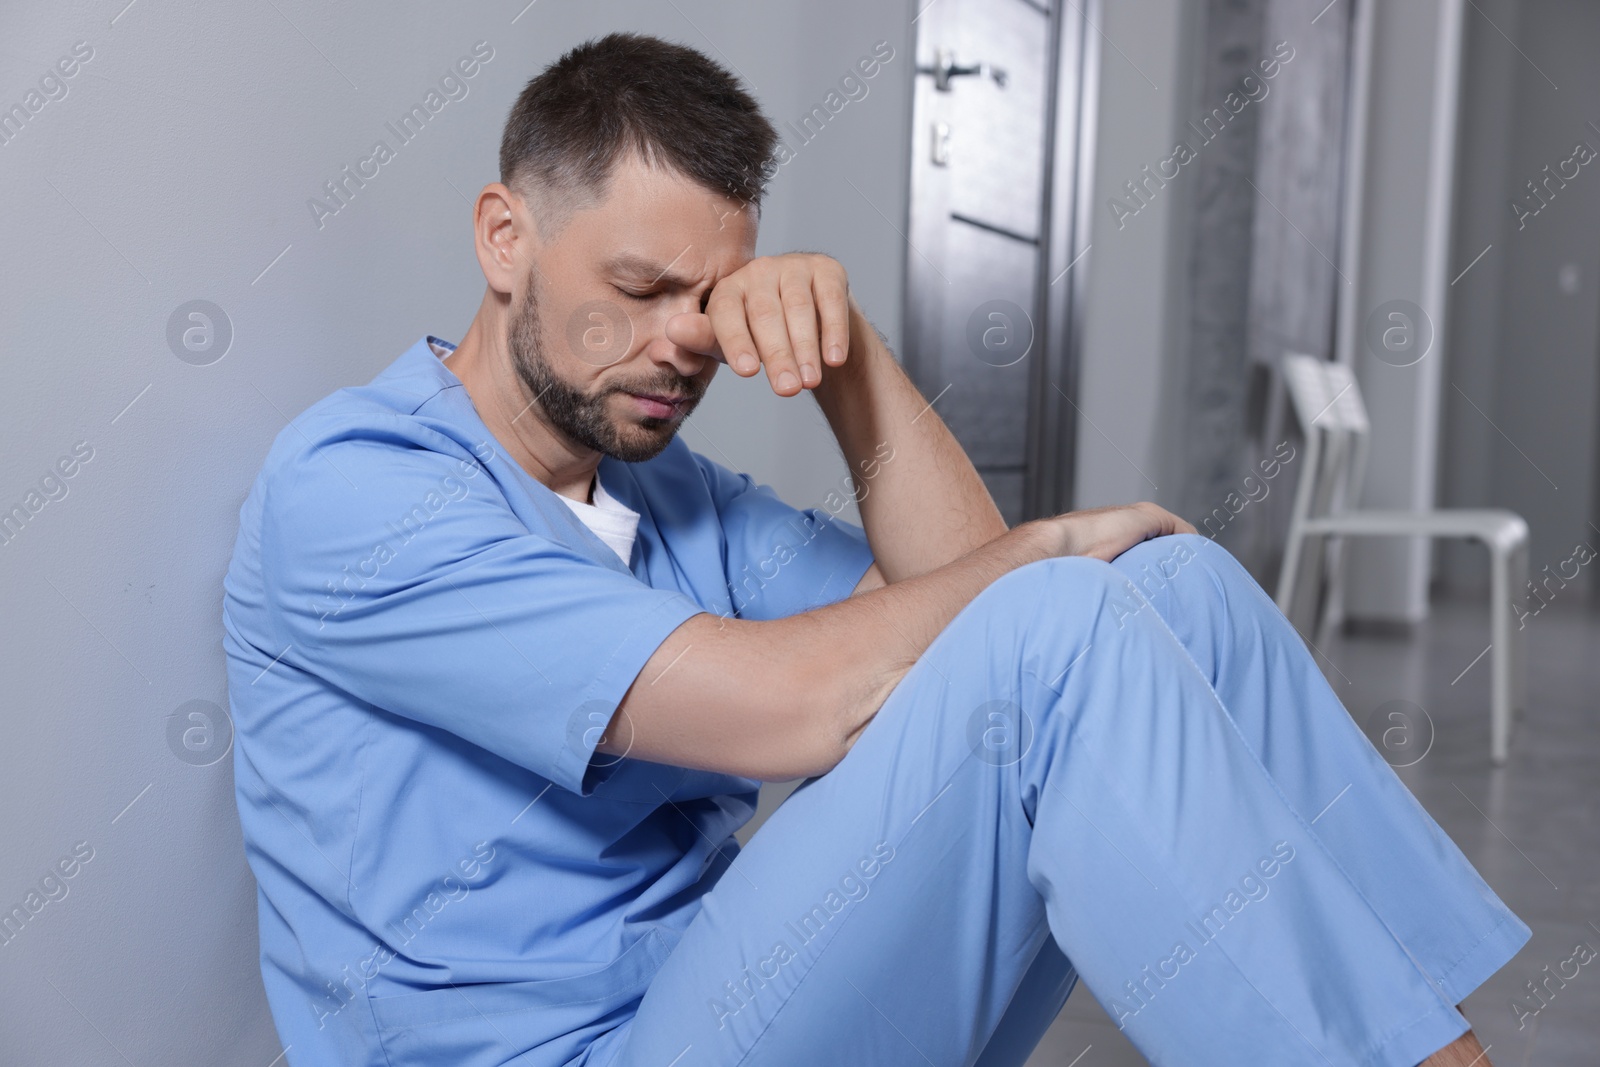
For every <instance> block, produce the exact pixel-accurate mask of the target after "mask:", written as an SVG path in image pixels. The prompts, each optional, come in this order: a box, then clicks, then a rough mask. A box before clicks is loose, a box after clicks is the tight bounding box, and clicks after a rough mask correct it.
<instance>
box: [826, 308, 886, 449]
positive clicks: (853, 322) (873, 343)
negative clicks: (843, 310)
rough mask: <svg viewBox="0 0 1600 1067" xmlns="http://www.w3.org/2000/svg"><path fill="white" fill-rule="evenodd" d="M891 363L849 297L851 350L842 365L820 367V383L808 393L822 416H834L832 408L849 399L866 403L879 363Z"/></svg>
mask: <svg viewBox="0 0 1600 1067" xmlns="http://www.w3.org/2000/svg"><path fill="white" fill-rule="evenodd" d="M885 360H887V361H889V362H891V363H892V362H893V361H894V356H892V355H891V354H890V352H889V347H888V345H886V344H884V343H883V339H882V338H881V337H880V336H879V335H878V331H877V329H876V328H875V327H874V326H873V325H872V323H871V322H869V321H867V317H866V315H865V314H864V313H863V312H862V311H861V308H860V307H858V306H857V305H856V302H855V298H854V297H851V298H850V351H849V352H847V353H845V361H844V365H843V366H839V367H834V366H828V365H826V364H824V365H823V368H822V381H820V382H818V383H817V384H816V385H815V386H814V387H813V388H812V390H811V392H812V395H813V396H815V397H816V400H817V403H818V404H819V405H820V406H821V407H822V411H823V414H824V415H827V416H828V417H829V418H830V419H831V418H832V417H833V414H834V412H833V410H832V409H833V408H835V407H837V406H838V405H839V404H840V403H841V402H843V401H844V400H846V399H848V398H854V399H855V400H857V401H861V400H865V399H866V393H867V392H868V390H870V389H871V388H872V386H871V384H870V382H871V379H872V378H873V376H874V375H876V374H878V373H879V372H881V371H882V370H883V369H884V368H883V366H882V363H883V362H884V361H885Z"/></svg>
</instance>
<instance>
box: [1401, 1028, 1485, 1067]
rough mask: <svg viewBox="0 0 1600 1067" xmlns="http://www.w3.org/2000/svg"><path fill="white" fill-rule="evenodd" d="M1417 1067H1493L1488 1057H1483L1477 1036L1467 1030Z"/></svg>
mask: <svg viewBox="0 0 1600 1067" xmlns="http://www.w3.org/2000/svg"><path fill="white" fill-rule="evenodd" d="M1419 1067H1493V1064H1491V1063H1490V1062H1489V1057H1488V1056H1486V1055H1484V1052H1483V1046H1482V1045H1480V1044H1478V1038H1477V1035H1476V1034H1474V1033H1473V1032H1472V1031H1471V1030H1468V1031H1467V1032H1466V1033H1464V1034H1462V1035H1461V1036H1460V1037H1458V1038H1456V1039H1455V1040H1454V1041H1452V1042H1450V1044H1448V1045H1446V1046H1445V1047H1444V1048H1442V1049H1440V1050H1439V1051H1438V1052H1435V1053H1434V1054H1433V1055H1432V1056H1429V1057H1428V1058H1427V1059H1425V1060H1423V1061H1422V1063H1421V1064H1420V1065H1419Z"/></svg>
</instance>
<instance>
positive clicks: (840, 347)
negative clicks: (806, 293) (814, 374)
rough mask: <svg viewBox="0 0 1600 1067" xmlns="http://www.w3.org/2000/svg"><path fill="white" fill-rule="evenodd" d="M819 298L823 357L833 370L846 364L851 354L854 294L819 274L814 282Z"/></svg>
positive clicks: (812, 289) (812, 282)
mask: <svg viewBox="0 0 1600 1067" xmlns="http://www.w3.org/2000/svg"><path fill="white" fill-rule="evenodd" d="M811 291H812V292H813V293H815V294H816V298H817V318H818V319H820V320H821V322H822V340H821V344H822V358H823V359H824V360H825V361H826V362H827V364H828V366H830V367H838V366H841V365H843V363H844V361H845V357H846V356H847V355H849V353H850V293H849V290H848V289H846V288H845V286H843V285H840V284H839V283H838V282H837V281H835V280H833V279H832V278H829V277H827V276H825V275H822V274H819V275H817V276H816V277H815V278H813V279H812V281H811Z"/></svg>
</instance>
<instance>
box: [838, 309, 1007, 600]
mask: <svg viewBox="0 0 1600 1067" xmlns="http://www.w3.org/2000/svg"><path fill="white" fill-rule="evenodd" d="M812 394H813V395H814V396H815V397H816V400H817V405H818V406H819V407H820V408H821V409H822V413H823V415H824V416H826V418H827V420H828V425H829V426H830V427H831V428H832V430H833V433H834V436H835V438H837V439H838V442H839V447H840V450H841V451H842V452H843V453H844V458H845V462H846V463H847V464H848V466H849V468H850V475H851V478H852V479H853V480H854V482H855V494H856V499H857V500H858V501H859V505H860V508H861V524H862V527H863V528H864V529H865V530H866V533H867V540H868V542H869V543H870V544H871V546H872V552H873V556H874V557H875V559H876V561H877V564H878V569H879V570H880V571H882V572H883V576H884V578H885V579H886V580H888V581H890V582H897V581H900V580H902V579H905V578H911V577H914V576H916V575H919V574H926V573H927V572H928V571H931V570H934V569H936V568H938V567H942V566H944V565H945V564H947V563H949V562H951V561H952V560H955V559H958V558H959V557H961V556H963V555H965V554H966V553H968V552H970V551H972V550H973V549H975V548H977V547H978V546H979V545H983V544H987V543H988V542H990V541H992V540H994V539H995V538H996V537H998V536H999V535H1000V534H1002V533H1005V531H1006V524H1005V520H1004V519H1003V518H1001V516H1000V511H999V509H998V508H996V507H995V504H994V500H993V499H992V498H991V497H990V496H989V491H988V489H986V488H985V487H984V484H983V480H982V479H981V478H980V477H979V476H978V472H977V470H976V469H974V468H973V466H972V461H971V460H969V459H968V458H967V454H966V452H965V451H963V450H962V448H961V445H960V444H959V443H957V441H956V439H955V436H954V435H953V434H952V433H951V432H950V430H949V428H948V427H947V426H945V424H944V420H943V419H941V418H939V414H938V412H937V411H935V410H934V409H933V407H932V406H930V405H929V403H928V401H927V399H926V398H924V397H923V396H922V394H921V393H920V392H919V391H918V390H917V388H916V386H915V385H913V384H912V382H911V379H910V378H908V377H907V376H906V374H905V372H904V371H903V370H902V369H901V368H900V365H899V363H897V362H896V361H895V358H894V354H893V353H892V352H890V351H889V348H888V346H887V345H885V344H884V343H883V341H882V339H881V338H880V337H879V336H878V333H877V331H876V330H875V329H873V327H872V324H871V323H869V322H868V321H867V319H866V316H865V315H863V314H862V313H861V310H860V308H859V307H857V306H856V305H855V302H854V301H853V300H852V301H851V311H850V353H849V358H848V359H847V360H846V361H845V365H844V366H843V367H828V368H825V369H824V371H823V375H822V381H821V383H819V384H818V385H817V386H816V387H815V388H814V389H813V390H812Z"/></svg>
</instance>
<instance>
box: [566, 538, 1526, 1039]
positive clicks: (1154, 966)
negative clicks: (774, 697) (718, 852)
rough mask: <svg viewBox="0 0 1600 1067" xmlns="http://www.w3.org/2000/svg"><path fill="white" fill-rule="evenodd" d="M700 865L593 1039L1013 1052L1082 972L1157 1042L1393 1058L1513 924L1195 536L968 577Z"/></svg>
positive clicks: (1427, 1028)
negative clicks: (718, 862) (704, 886)
mask: <svg viewBox="0 0 1600 1067" xmlns="http://www.w3.org/2000/svg"><path fill="white" fill-rule="evenodd" d="M877 639H878V640H880V641H883V642H886V643H888V644H891V645H892V644H894V643H895V642H896V641H899V640H901V638H900V637H899V636H898V635H896V634H895V632H894V631H893V629H892V628H890V629H888V630H886V631H885V632H883V633H881V634H879V635H878V637H877ZM817 669H818V670H825V669H826V665H823V664H818V665H817ZM708 877H715V878H716V884H715V886H714V888H712V889H711V890H710V891H709V892H707V893H706V895H705V896H704V898H703V903H702V909H701V911H700V914H699V915H698V916H697V917H696V918H695V919H694V921H693V922H692V923H691V924H690V926H689V927H688V928H687V929H686V930H685V932H684V934H683V936H682V937H681V939H680V940H679V941H678V943H677V944H676V946H675V947H674V949H673V951H672V953H671V955H670V956H669V957H668V959H667V961H666V963H665V964H664V965H663V967H662V969H661V971H660V972H659V973H658V975H657V976H656V977H655V979H654V980H653V982H652V984H651V986H650V988H649V990H648V991H647V992H646V994H645V995H644V997H643V999H642V1001H641V1002H640V1004H639V1007H638V1011H637V1013H636V1014H635V1016H634V1017H633V1018H632V1020H631V1021H629V1022H628V1023H625V1024H623V1025H622V1026H619V1027H618V1028H617V1029H615V1030H614V1031H611V1032H610V1033H608V1034H607V1035H606V1036H605V1037H603V1038H601V1039H600V1040H599V1041H597V1042H596V1043H595V1044H594V1045H593V1046H591V1048H590V1049H589V1050H588V1054H587V1055H586V1056H585V1058H584V1062H585V1063H586V1064H587V1065H588V1067H602V1065H603V1067H624V1065H625V1067H691V1065H718V1067H723V1065H726V1067H731V1065H734V1064H748V1065H756V1064H759V1065H763V1067H769V1065H790V1064H793V1065H797V1067H801V1065H803V1067H817V1065H819V1064H869V1065H874V1067H889V1065H901V1064H904V1065H907V1067H920V1065H922V1064H929V1065H934V1067H945V1065H947V1064H948V1065H952V1067H953V1065H965V1064H974V1063H976V1064H978V1065H980V1067H1000V1065H1020V1064H1022V1063H1023V1062H1024V1061H1025V1060H1026V1059H1027V1057H1028V1055H1029V1053H1030V1051H1031V1050H1032V1049H1033V1047H1034V1046H1035V1044H1036V1043H1037V1042H1038V1040H1039V1038H1040V1037H1041V1036H1042V1035H1043V1033H1044V1031H1045V1030H1046V1028H1048V1027H1049V1025H1050V1023H1051V1021H1052V1020H1053V1019H1054V1018H1055V1016H1056V1014H1057V1012H1058V1011H1059V1010H1060V1008H1061V1006H1062V1005H1063V1003H1065V1001H1066V999H1067V995H1068V994H1069V993H1070V992H1071V991H1072V989H1073V987H1074V985H1075V984H1076V983H1077V980H1078V979H1079V978H1080V977H1081V978H1082V979H1083V982H1084V984H1085V985H1087V986H1088V988H1089V990H1090V992H1091V993H1092V994H1093V995H1094V996H1095V998H1096V999H1097V1000H1098V1001H1099V1002H1100V1003H1101V1005H1102V1006H1104V1007H1105V1009H1106V1011H1107V1013H1108V1014H1109V1015H1110V1016H1111V1018H1112V1019H1113V1020H1114V1021H1116V1022H1117V1023H1118V1024H1119V1025H1120V1026H1121V1027H1122V1029H1123V1031H1124V1033H1125V1034H1126V1035H1127V1037H1128V1038H1129V1039H1130V1040H1131V1041H1132V1043H1133V1044H1134V1045H1135V1046H1136V1047H1137V1048H1138V1049H1139V1051H1140V1052H1141V1053H1143V1055H1144V1056H1145V1057H1146V1058H1147V1059H1149V1060H1150V1062H1151V1063H1153V1064H1156V1065H1158V1067H1166V1065H1179V1064H1181V1065H1194V1067H1240V1065H1243V1064H1272V1065H1274V1067H1295V1065H1300V1064H1306V1065H1327V1064H1337V1065H1340V1067H1343V1065H1345V1064H1372V1065H1379V1064H1382V1065H1389V1067H1414V1065H1415V1064H1418V1063H1419V1062H1421V1061H1422V1060H1423V1059H1425V1058H1426V1057H1427V1056H1428V1055H1430V1054H1431V1053H1433V1052H1435V1051H1437V1050H1438V1049H1440V1048H1442V1047H1443V1046H1445V1045H1447V1044H1449V1043H1450V1042H1451V1041H1452V1040H1454V1039H1455V1038H1456V1037H1458V1036H1460V1035H1461V1034H1462V1033H1464V1032H1465V1031H1466V1029H1467V1022H1466V1020H1465V1019H1464V1018H1463V1017H1462V1015H1461V1014H1460V1012H1458V1011H1457V1009H1456V1007H1455V1005H1456V1004H1457V1003H1459V1002H1460V1001H1461V1000H1462V999H1463V998H1464V997H1465V996H1466V995H1467V994H1468V993H1469V992H1471V991H1472V990H1473V989H1474V988H1476V987H1477V986H1478V985H1479V984H1480V983H1481V982H1483V981H1484V979H1485V978H1487V977H1488V976H1489V975H1490V974H1492V973H1493V972H1494V971H1496V970H1497V969H1499V968H1500V967H1501V966H1502V965H1503V964H1505V963H1506V962H1507V961H1508V960H1510V958H1511V957H1512V956H1513V955H1514V954H1515V953H1516V951H1517V949H1518V948H1520V946H1521V945H1522V944H1524V943H1525V942H1526V941H1527V940H1528V938H1529V936H1530V931H1529V929H1528V927H1527V926H1526V925H1525V924H1524V923H1523V922H1522V921H1521V920H1519V919H1518V918H1517V917H1516V916H1515V915H1514V914H1512V912H1511V911H1510V910H1509V909H1507V908H1506V906H1505V905H1504V904H1503V903H1502V902H1501V901H1500V900H1499V898H1498V897H1497V896H1496V895H1495V894H1494V893H1493V891H1491V890H1490V888H1489V887H1488V886H1487V885H1486V884H1485V883H1484V881H1483V880H1482V878H1480V877H1479V876H1478V873H1477V872H1476V871H1475V870H1474V869H1473V868H1472V866H1471V864H1469V863H1468V862H1467V860H1466V858H1465V857H1464V856H1463V855H1462V854H1461V852H1460V850H1459V849H1457V848H1456V846H1455V844H1454V843H1453V842H1451V840H1450V839H1449V837H1448V836H1446V835H1445V833H1444V832H1443V831H1442V830H1441V829H1440V828H1439V826H1438V824H1436V823H1435V822H1434V821H1433V819H1432V818H1431V817H1430V816H1429V815H1428V814H1427V812H1426V811H1424V809H1423V808H1422V806H1421V805H1420V804H1419V803H1418V802H1417V801H1416V799H1415V798H1414V797H1413V796H1412V795H1411V793H1410V791H1409V790H1408V789H1407V788H1406V787H1405V785H1404V784H1403V783H1402V782H1401V781H1400V779H1399V778H1398V777H1397V776H1396V775H1395V773H1394V771H1393V770H1392V769H1391V768H1390V767H1389V765H1388V764H1387V763H1385V762H1384V760H1383V759H1382V758H1381V757H1380V756H1379V754H1378V753H1377V751H1376V750H1375V749H1374V748H1373V747H1372V745H1371V744H1370V743H1369V742H1368V740H1367V738H1366V737H1365V736H1364V735H1363V734H1362V732H1361V730H1360V729H1359V728H1358V727H1357V725H1356V724H1355V722H1354V721H1353V720H1352V719H1351V717H1350V715H1349V714H1348V712H1347V711H1346V710H1345V708H1344V707H1343V705H1341V704H1340V702H1339V700H1338V698H1337V697H1336V696H1335V694H1334V693H1333V691H1332V689H1330V688H1329V686H1328V684H1327V682H1326V681H1325V680H1324V678H1323V676H1322V674H1321V672H1320V671H1319V670H1318V668H1317V667H1316V665H1315V664H1314V662H1313V661H1312V659H1311V658H1310V656H1309V654H1308V653H1307V652H1306V650H1305V647H1304V645H1303V643H1302V641H1301V639H1300V638H1299V636H1298V635H1297V634H1296V633H1295V631H1294V630H1293V629H1292V628H1291V626H1290V625H1289V623H1288V622H1287V620H1285V619H1284V617H1283V615H1282V614H1281V613H1279V611H1278V610H1277V608H1276V607H1275V606H1274V605H1273V603H1272V602H1271V600H1270V599H1269V598H1268V597H1267V595H1266V594H1265V592H1263V591H1262V589H1261V588H1260V586H1258V585H1257V584H1256V583H1255V582H1254V580H1253V579H1251V577H1250V576H1249V574H1248V573H1247V572H1246V571H1245V570H1244V569H1243V568H1242V567H1241V566H1240V565H1239V563H1238V562H1237V561H1236V560H1235V559H1234V558H1233V557H1232V556H1231V555H1229V554H1228V553H1227V552H1226V550H1224V549H1222V548H1221V547H1220V546H1218V545H1216V544H1214V543H1213V542H1210V541H1208V540H1207V539H1205V538H1203V537H1199V536H1195V535H1176V536H1170V537H1162V538H1156V539H1153V540H1150V541H1146V542H1144V543H1143V544H1141V545H1138V546H1136V547H1134V548H1132V549H1130V550H1129V551H1127V552H1125V553H1123V554H1122V555H1121V556H1120V557H1119V558H1118V559H1117V560H1116V562H1115V563H1111V564H1108V563H1104V562H1101V561H1097V560H1092V559H1087V558H1082V557H1069V558H1061V559H1051V560H1046V561H1042V562H1038V563H1033V564H1030V565H1028V566H1025V567H1021V568H1019V569H1017V570H1015V571H1013V572H1011V573H1009V574H1007V575H1006V576H1005V577H1003V578H1001V579H999V580H998V581H996V582H994V583H993V584H992V585H991V586H990V587H989V588H988V589H986V590H985V591H984V592H983V593H982V594H981V595H980V596H978V597H977V598H976V599H974V600H973V601H972V602H971V603H970V604H969V605H968V606H967V607H966V608H965V609H964V610H963V611H962V612H961V613H960V614H959V615H958V616H957V617H956V618H955V619H954V620H953V621H952V622H951V623H950V625H949V626H948V627H946V628H945V630H944V631H943V632H942V633H941V634H940V635H939V637H938V638H937V639H936V640H935V641H934V642H933V644H932V645H931V646H930V647H929V648H928V649H927V651H926V652H925V653H924V654H923V655H922V656H921V657H920V658H918V659H917V661H916V664H915V666H914V667H913V668H912V669H911V670H910V672H909V673H908V674H907V675H906V676H905V677H904V678H903V679H902V680H901V682H900V684H899V685H898V686H896V688H895V689H894V690H893V692H892V693H891V695H890V696H889V698H888V699H887V700H886V701H885V703H884V704H883V706H882V708H881V709H880V710H879V712H878V714H877V716H876V718H875V719H874V720H873V721H872V722H871V724H870V725H869V726H868V727H867V729H866V730H865V731H863V733H862V735H861V736H860V738H859V739H858V740H857V742H856V744H855V746H854V748H853V749H852V750H851V752H850V754H849V755H848V756H847V757H846V758H845V759H844V760H842V761H841V762H840V763H839V764H838V766H836V767H835V768H834V769H833V770H832V771H830V772H829V773H827V774H826V775H823V776H821V777H819V778H815V779H811V780H809V781H807V782H806V783H805V784H804V785H802V787H801V788H800V789H798V790H797V791H796V792H795V793H794V794H793V795H792V796H791V797H790V798H789V799H788V800H787V801H786V802H785V803H784V804H783V805H782V806H781V807H780V808H779V809H778V811H777V812H776V813H775V814H774V815H773V816H772V817H771V819H770V820H769V821H768V822H767V823H766V824H765V825H764V826H762V827H761V829H760V830H759V831H757V833H756V834H755V836H754V838H753V839H752V840H751V842H750V844H749V845H748V846H747V847H746V848H745V849H744V850H743V851H742V852H740V853H739V855H738V857H737V859H736V860H734V861H733V862H732V863H731V864H728V865H727V866H726V869H724V870H721V871H715V870H713V871H710V872H708Z"/></svg>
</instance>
